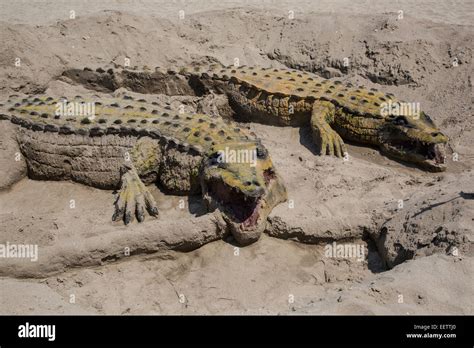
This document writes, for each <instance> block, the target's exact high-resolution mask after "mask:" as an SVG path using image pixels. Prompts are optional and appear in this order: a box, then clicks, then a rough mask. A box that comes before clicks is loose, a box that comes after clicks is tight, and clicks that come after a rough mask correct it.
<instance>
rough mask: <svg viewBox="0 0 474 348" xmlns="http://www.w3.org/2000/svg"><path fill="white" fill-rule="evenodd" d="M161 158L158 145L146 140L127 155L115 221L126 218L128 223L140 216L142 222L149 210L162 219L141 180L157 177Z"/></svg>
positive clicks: (125, 220)
mask: <svg viewBox="0 0 474 348" xmlns="http://www.w3.org/2000/svg"><path fill="white" fill-rule="evenodd" d="M161 157H162V156H161V151H160V149H159V146H158V144H157V143H156V142H154V141H152V140H151V139H149V138H146V137H145V138H140V139H139V140H138V141H137V143H136V144H135V146H134V147H133V149H132V150H131V151H130V154H128V153H126V156H125V163H124V165H123V166H122V170H121V187H120V190H119V193H118V196H117V200H116V201H115V213H114V215H113V217H112V220H113V221H116V220H118V219H123V221H124V222H125V224H128V223H130V222H131V221H133V219H134V216H136V217H137V220H138V221H139V222H142V221H143V220H144V219H145V210H147V211H148V213H149V214H150V215H151V216H158V208H157V206H156V202H155V199H154V198H153V196H152V194H151V193H150V191H149V190H148V188H147V187H146V186H145V184H144V183H143V181H142V180H141V179H140V177H142V178H148V179H149V178H150V177H151V178H153V177H154V175H153V173H155V174H157V173H158V172H159V166H160V162H161Z"/></svg>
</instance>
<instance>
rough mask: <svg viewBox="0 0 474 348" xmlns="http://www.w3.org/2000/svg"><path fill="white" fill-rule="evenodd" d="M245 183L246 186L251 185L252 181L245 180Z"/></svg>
mask: <svg viewBox="0 0 474 348" xmlns="http://www.w3.org/2000/svg"><path fill="white" fill-rule="evenodd" d="M244 185H245V186H250V185H252V183H251V182H250V181H246V182H244Z"/></svg>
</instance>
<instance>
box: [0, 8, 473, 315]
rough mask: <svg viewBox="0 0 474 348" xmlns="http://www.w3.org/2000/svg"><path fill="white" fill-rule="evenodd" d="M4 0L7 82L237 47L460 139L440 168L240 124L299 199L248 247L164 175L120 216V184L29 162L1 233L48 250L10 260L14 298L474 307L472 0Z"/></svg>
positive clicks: (112, 306) (151, 306)
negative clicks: (142, 202)
mask: <svg viewBox="0 0 474 348" xmlns="http://www.w3.org/2000/svg"><path fill="white" fill-rule="evenodd" d="M1 6H2V13H1V15H0V16H1V17H0V28H1V29H0V43H1V46H2V51H1V52H0V58H1V59H0V62H1V63H0V81H1V83H0V94H1V95H2V97H5V96H8V95H9V94H11V93H12V92H15V93H20V94H30V93H39V92H44V91H47V92H48V93H50V94H54V95H58V96H59V95H63V94H66V95H69V94H70V95H75V94H77V93H81V94H87V93H91V92H87V91H86V90H84V89H83V87H81V86H70V85H66V84H64V83H63V82H59V81H57V77H58V76H59V75H60V74H61V72H62V71H63V70H65V69H66V68H71V67H84V66H88V67H91V68H96V67H107V66H112V65H113V64H119V65H122V64H123V62H124V59H125V58H130V59H131V63H132V65H136V66H139V67H142V66H149V67H154V66H162V67H168V68H175V69H176V68H177V67H180V66H185V65H187V64H190V63H193V62H213V61H219V62H222V63H223V64H230V63H232V62H233V60H234V59H235V58H239V60H240V62H241V64H257V65H263V66H276V67H278V66H289V67H296V68H300V69H306V70H310V71H313V72H315V73H318V74H321V75H322V76H325V77H334V76H338V78H339V79H341V80H346V81H351V82H353V83H361V84H364V85H367V86H369V87H372V86H375V87H377V88H379V89H383V90H385V91H387V92H392V93H395V94H396V95H400V96H401V97H402V98H405V99H407V100H412V101H416V102H420V103H421V105H422V108H423V109H424V110H426V112H427V113H429V114H430V115H431V116H432V118H433V119H434V120H435V121H436V122H437V123H438V124H439V125H440V127H441V128H442V129H443V131H444V132H445V133H446V134H447V135H448V136H449V137H450V139H451V141H450V145H451V152H452V153H455V154H456V156H453V155H452V153H450V160H449V168H448V171H447V172H446V173H441V174H440V173H438V174H432V173H425V172H422V171H420V170H418V169H416V168H410V167H407V166H406V165H404V164H401V163H398V162H395V161H392V160H389V159H387V158H385V157H383V156H381V155H380V154H379V153H378V151H376V150H374V149H370V148H365V147H360V146H355V145H349V154H350V158H349V161H345V162H343V161H340V160H337V159H334V158H330V157H324V158H321V157H317V156H315V154H314V150H315V148H314V146H313V145H312V142H311V137H310V134H309V129H307V128H304V127H303V128H302V129H297V128H276V127H270V126H263V125H257V124H250V125H243V126H245V127H250V129H251V130H253V131H254V132H255V133H256V134H257V135H258V136H259V137H261V138H262V139H263V142H264V144H265V145H266V146H267V148H269V149H270V153H271V156H272V158H273V161H274V163H275V165H276V167H277V168H278V170H279V172H280V173H281V175H282V176H283V179H284V180H285V182H286V185H287V188H288V192H289V199H290V200H291V202H292V203H293V204H292V205H290V204H289V203H285V204H281V205H280V206H278V207H277V208H276V209H275V210H274V211H273V213H272V214H271V216H270V218H269V223H268V228H267V235H265V236H264V237H263V238H262V239H261V240H260V241H258V242H257V243H255V244H253V245H251V246H248V247H245V248H237V249H236V247H235V245H234V244H233V242H232V240H221V239H222V238H221V235H220V233H219V231H217V230H216V228H215V224H214V222H213V221H214V216H212V215H211V214H203V207H202V205H201V202H200V201H199V199H198V198H196V197H173V196H167V195H164V194H162V193H161V192H159V190H157V189H154V191H153V194H154V195H155V196H156V197H157V200H158V202H159V208H160V210H161V217H160V219H157V220H155V219H148V220H147V221H146V222H145V223H143V224H140V225H139V224H134V225H132V226H129V227H124V226H121V225H120V224H112V223H111V222H110V216H111V214H112V202H113V195H112V193H111V192H109V191H100V190H96V189H93V188H89V187H84V186H81V185H77V184H74V183H59V182H38V181H32V180H29V179H23V180H21V181H20V182H18V183H17V184H15V185H14V186H13V187H12V188H11V189H9V190H4V191H2V192H0V221H1V223H0V243H6V242H10V243H31V244H38V245H39V259H38V261H37V262H30V261H26V260H23V261H19V260H16V259H2V260H1V262H0V276H1V278H0V283H1V285H0V286H1V288H0V291H1V295H2V296H0V313H2V314H7V313H10V314H18V313H36V314H39V313H68V314H70V313H78V314H80V313H100V314H105V313H107V314H109V313H110V314H112V313H113V314H143V313H161V314H173V313H183V314H200V313H212V314H217V313H220V314H227V313H246V314H247V313H248V314H250V313H252V314H253V313H265V314H271V313H293V314H294V313H304V314H337V313H346V314H374V313H375V314H392V313H393V314H423V313H429V314H433V313H438V314H472V313H473V307H472V298H473V295H474V292H473V290H472V289H473V288H474V286H473V285H474V277H473V272H472V270H473V256H474V255H473V251H472V242H473V241H474V231H473V226H474V219H473V218H474V203H473V202H474V200H473V193H474V187H473V184H472V183H473V176H474V175H473V172H472V167H473V164H474V150H473V149H472V144H473V143H474V134H473V110H472V106H473V100H474V99H473V91H472V79H473V77H474V76H473V75H474V74H473V69H472V53H473V52H472V51H473V47H474V45H473V41H474V40H473V37H474V36H473V33H474V28H473V26H472V25H471V24H470V23H473V19H474V18H473V13H472V11H473V8H472V4H470V3H469V2H468V1H448V2H443V3H441V2H436V1H417V2H409V1H397V2H393V1H377V2H370V4H369V2H367V1H360V2H352V1H345V0H337V1H318V2H317V3H314V2H309V1H308V2H305V1H298V2H284V1H281V2H280V1H269V2H265V1H264V2H251V1H246V2H240V3H239V2H237V1H223V2H222V1H219V2H214V1H212V2H205V3H204V2H201V1H185V2H181V1H175V2H172V1H167V2H159V1H135V2H125V1H105V2H100V4H99V3H98V2H89V1H60V2H56V1H55V2H53V1H38V2H34V5H29V4H27V3H26V2H24V1H18V2H14V3H10V2H6V1H5V2H3V1H2V4H1ZM400 9H401V10H403V18H402V19H400V18H398V16H399V15H400V13H399V12H398V11H399V10H400ZM71 10H74V11H75V15H76V18H74V19H69V15H70V11H71ZM180 10H183V11H184V18H183V19H180V18H179V11H180ZM289 11H294V12H293V13H291V12H289ZM291 14H294V18H288V15H291ZM17 57H20V59H21V65H20V66H19V67H16V66H15V65H14V63H15V58H17ZM345 58H348V61H349V62H350V64H349V66H348V67H346V66H344V61H345ZM453 63H455V64H453ZM163 98H167V97H165V96H163ZM172 99H173V98H171V100H172ZM190 105H191V106H190V107H194V106H195V105H194V106H193V104H192V103H191V104H190ZM0 134H1V137H0V149H1V150H2V151H1V152H0V153H1V156H0V164H1V167H2V168H3V169H2V173H3V174H4V177H5V178H6V177H15V175H17V173H18V172H21V168H18V165H19V164H18V163H15V162H14V160H13V156H12V155H11V154H12V153H14V152H15V151H13V150H15V149H14V146H15V144H14V142H13V141H12V139H11V137H10V135H11V134H12V131H11V125H9V124H6V123H5V122H0ZM12 151H13V152H12ZM452 158H457V159H458V160H457V161H453V160H452ZM71 199H73V200H74V202H75V207H74V208H72V209H71V207H70V201H71ZM181 199H183V201H182V202H181V201H180V200H181ZM399 200H403V202H404V207H403V208H401V209H400V208H399V207H398V205H399ZM183 203H184V205H183ZM182 207H184V208H182ZM272 237H277V238H272ZM333 242H336V243H340V244H344V243H351V245H359V246H363V247H364V249H363V250H364V251H365V254H364V255H365V256H366V257H364V259H363V260H362V261H358V260H357V258H337V257H328V256H327V255H326V254H325V247H326V246H327V245H328V244H329V245H331V243H333ZM127 250H128V251H130V255H128V253H127ZM19 294H21V296H19Z"/></svg>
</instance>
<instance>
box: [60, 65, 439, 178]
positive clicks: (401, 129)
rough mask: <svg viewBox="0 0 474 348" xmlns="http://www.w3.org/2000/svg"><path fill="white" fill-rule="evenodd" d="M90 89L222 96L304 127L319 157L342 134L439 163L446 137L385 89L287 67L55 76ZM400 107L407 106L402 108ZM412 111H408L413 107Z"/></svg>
mask: <svg viewBox="0 0 474 348" xmlns="http://www.w3.org/2000/svg"><path fill="white" fill-rule="evenodd" d="M63 75H64V76H65V77H68V78H69V79H72V80H73V81H76V82H79V83H81V84H84V85H85V86H86V87H88V88H92V89H99V90H100V89H105V90H115V89H117V88H119V87H125V88H127V89H130V90H133V91H136V92H141V93H155V92H160V93H166V94H169V95H172V94H195V95H202V94H205V93H210V92H213V93H219V94H225V95H226V96H227V98H228V102H229V105H230V107H231V108H232V109H233V110H234V112H235V115H236V117H238V119H239V120H242V121H251V122H260V123H264V124H270V125H278V126H304V125H310V126H311V128H312V134H313V139H314V141H315V143H316V144H317V145H318V147H319V153H320V154H321V155H324V154H327V155H335V156H338V157H342V156H344V155H345V153H346V146H345V144H344V141H343V139H345V140H348V141H352V142H355V143H361V144H366V145H369V146H374V147H376V148H378V149H380V151H381V152H382V153H384V154H386V155H387V156H389V157H392V158H394V159H397V160H401V161H404V162H410V163H413V164H415V165H417V166H419V167H421V168H423V169H425V170H429V171H443V170H445V169H446V161H445V157H446V156H445V145H446V143H447V141H448V138H447V137H446V136H445V135H444V134H443V133H442V132H441V131H440V130H439V129H438V128H437V127H436V125H435V124H434V123H433V121H432V120H431V118H430V117H429V116H428V115H426V114H425V113H424V112H422V111H421V110H415V109H416V108H415V107H413V108H411V105H410V104H409V103H405V102H402V101H401V100H399V99H397V98H395V97H394V96H393V95H392V94H389V93H382V92H379V91H378V90H376V89H374V88H371V89H366V88H364V87H362V86H359V87H356V86H352V85H351V84H344V83H342V82H340V81H332V80H327V79H323V78H321V77H319V76H317V75H315V74H311V73H308V72H301V71H297V70H288V69H273V68H256V67H245V66H241V67H233V66H229V67H222V66H218V65H215V66H213V67H211V68H206V69H182V70H181V71H180V72H174V71H167V72H164V71H161V70H156V71H154V72H152V71H138V70H130V69H115V70H114V69H109V70H108V71H105V70H102V69H98V70H97V71H92V70H90V69H86V70H80V69H71V70H67V71H65V72H64V74H63ZM406 105H408V106H409V107H408V108H404V107H403V106H406ZM415 111H416V112H415Z"/></svg>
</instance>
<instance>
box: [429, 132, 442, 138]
mask: <svg viewBox="0 0 474 348" xmlns="http://www.w3.org/2000/svg"><path fill="white" fill-rule="evenodd" d="M438 135H441V133H438V132H434V133H431V136H432V137H437V136H438Z"/></svg>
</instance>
